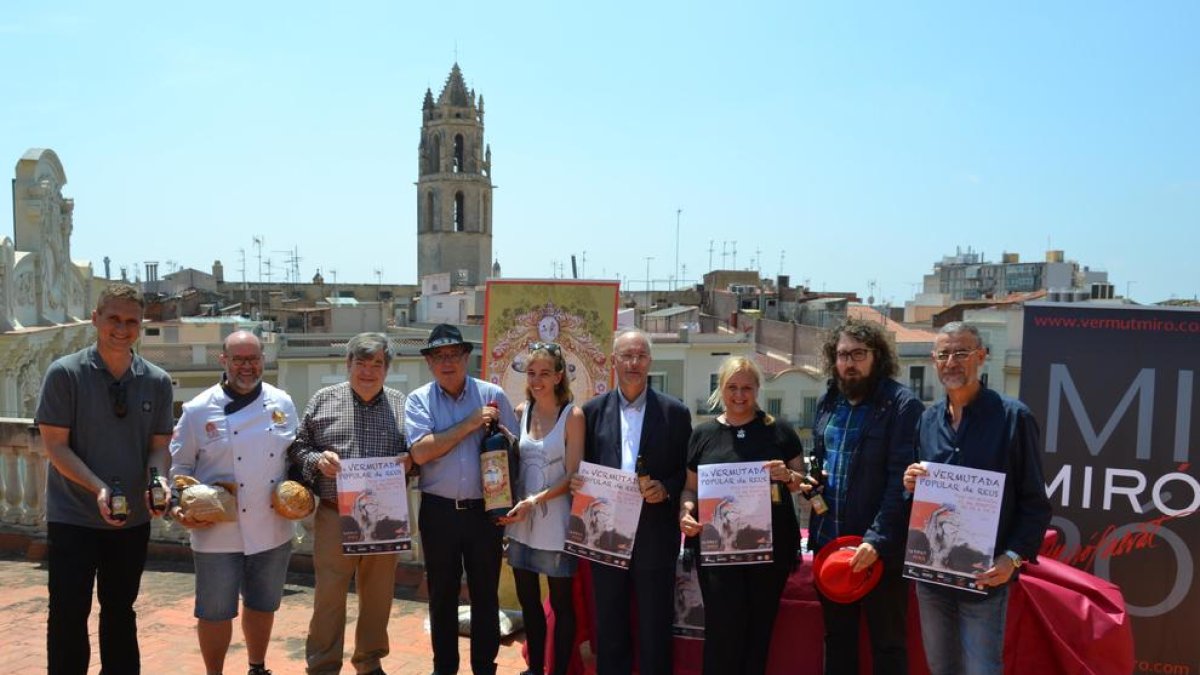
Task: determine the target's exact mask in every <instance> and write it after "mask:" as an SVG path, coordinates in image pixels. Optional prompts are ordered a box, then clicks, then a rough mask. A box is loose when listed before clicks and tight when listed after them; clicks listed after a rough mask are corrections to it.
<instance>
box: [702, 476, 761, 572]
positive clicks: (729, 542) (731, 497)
mask: <svg viewBox="0 0 1200 675" xmlns="http://www.w3.org/2000/svg"><path fill="white" fill-rule="evenodd" d="M696 473H697V478H698V483H697V488H698V489H697V497H698V498H699V500H700V526H701V528H702V529H701V531H700V559H701V560H702V561H703V562H704V564H705V565H745V564H750V563H762V562H770V561H771V560H772V559H773V558H774V551H773V549H772V547H771V543H772V539H773V537H772V534H771V476H770V474H769V473H767V470H766V469H765V468H763V463H762V462H731V463H728V464H701V465H700V466H698V467H697V472H696Z"/></svg>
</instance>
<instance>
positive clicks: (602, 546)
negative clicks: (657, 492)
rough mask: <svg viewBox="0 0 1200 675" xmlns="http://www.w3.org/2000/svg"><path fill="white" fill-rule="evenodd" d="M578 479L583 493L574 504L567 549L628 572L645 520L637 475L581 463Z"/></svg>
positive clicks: (581, 556)
mask: <svg viewBox="0 0 1200 675" xmlns="http://www.w3.org/2000/svg"><path fill="white" fill-rule="evenodd" d="M579 475H580V477H582V478H583V479H584V484H583V489H582V490H580V491H579V492H576V493H575V499H574V500H573V501H572V502H571V517H570V519H569V520H568V521H567V541H566V544H565V546H564V549H565V550H566V552H567V553H571V554H574V555H577V556H579V557H580V558H587V559H588V560H592V561H595V562H598V563H603V564H605V565H611V566H613V567H621V568H628V567H629V559H630V558H631V557H632V556H633V541H634V538H635V537H636V536H637V526H638V520H640V519H641V517H642V501H643V500H642V491H641V489H639V488H638V480H637V474H635V473H633V472H632V471H621V470H620V469H610V468H609V467H606V466H601V465H599V464H592V463H591V462H580V463H579Z"/></svg>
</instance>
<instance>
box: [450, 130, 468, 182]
mask: <svg viewBox="0 0 1200 675" xmlns="http://www.w3.org/2000/svg"><path fill="white" fill-rule="evenodd" d="M452 170H453V171H454V173H460V172H462V171H464V170H466V164H464V163H463V136H462V134H454V168H453V169H452Z"/></svg>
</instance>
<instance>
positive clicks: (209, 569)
mask: <svg viewBox="0 0 1200 675" xmlns="http://www.w3.org/2000/svg"><path fill="white" fill-rule="evenodd" d="M192 558H193V560H194V563H195V566H196V612H195V613H196V618H197V619H204V620H205V621H228V620H230V619H232V618H233V617H235V616H237V615H238V592H239V591H241V595H242V602H243V603H244V604H245V605H246V607H247V608H249V609H253V610H255V611H257V612H268V613H270V612H274V611H276V610H278V609H279V601H280V599H281V598H282V597H283V584H284V582H285V581H287V570H288V562H289V561H290V560H291V558H292V542H291V541H286V542H284V543H283V544H282V545H280V546H276V547H275V548H272V549H267V550H266V551H260V552H258V553H254V554H251V555H246V554H245V553H203V552H201V551H193V552H192Z"/></svg>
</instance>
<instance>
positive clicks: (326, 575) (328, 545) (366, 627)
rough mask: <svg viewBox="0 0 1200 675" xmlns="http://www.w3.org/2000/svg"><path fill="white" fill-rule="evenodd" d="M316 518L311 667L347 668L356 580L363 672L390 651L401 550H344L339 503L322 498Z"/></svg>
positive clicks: (357, 654) (318, 671)
mask: <svg viewBox="0 0 1200 675" xmlns="http://www.w3.org/2000/svg"><path fill="white" fill-rule="evenodd" d="M315 520H316V523H315V528H314V529H315V538H314V540H313V568H314V570H315V572H316V577H317V584H316V590H315V593H314V598H313V616H312V621H311V622H310V623H309V625H308V640H307V642H306V643H305V645H304V652H305V658H306V659H307V661H308V672H309V673H311V674H313V675H326V674H333V673H338V672H340V670H341V668H342V655H343V644H344V641H345V632H346V594H347V593H348V592H349V591H350V581H351V579H353V580H354V582H355V590H356V592H357V593H358V621H357V623H356V625H355V627H354V655H353V656H352V657H351V658H350V663H351V664H353V665H354V669H355V671H357V672H359V673H365V672H370V671H372V670H374V669H376V668H378V667H379V663H380V660H381V659H383V657H385V656H387V654H388V651H389V650H388V634H387V624H388V617H389V616H390V615H391V613H392V595H393V594H394V593H395V587H396V559H397V554H395V553H385V554H376V555H344V554H342V532H341V519H340V517H339V516H338V512H337V508H335V507H333V506H331V505H329V504H327V503H325V502H321V503H320V505H319V506H318V507H317V515H316V519H315Z"/></svg>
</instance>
